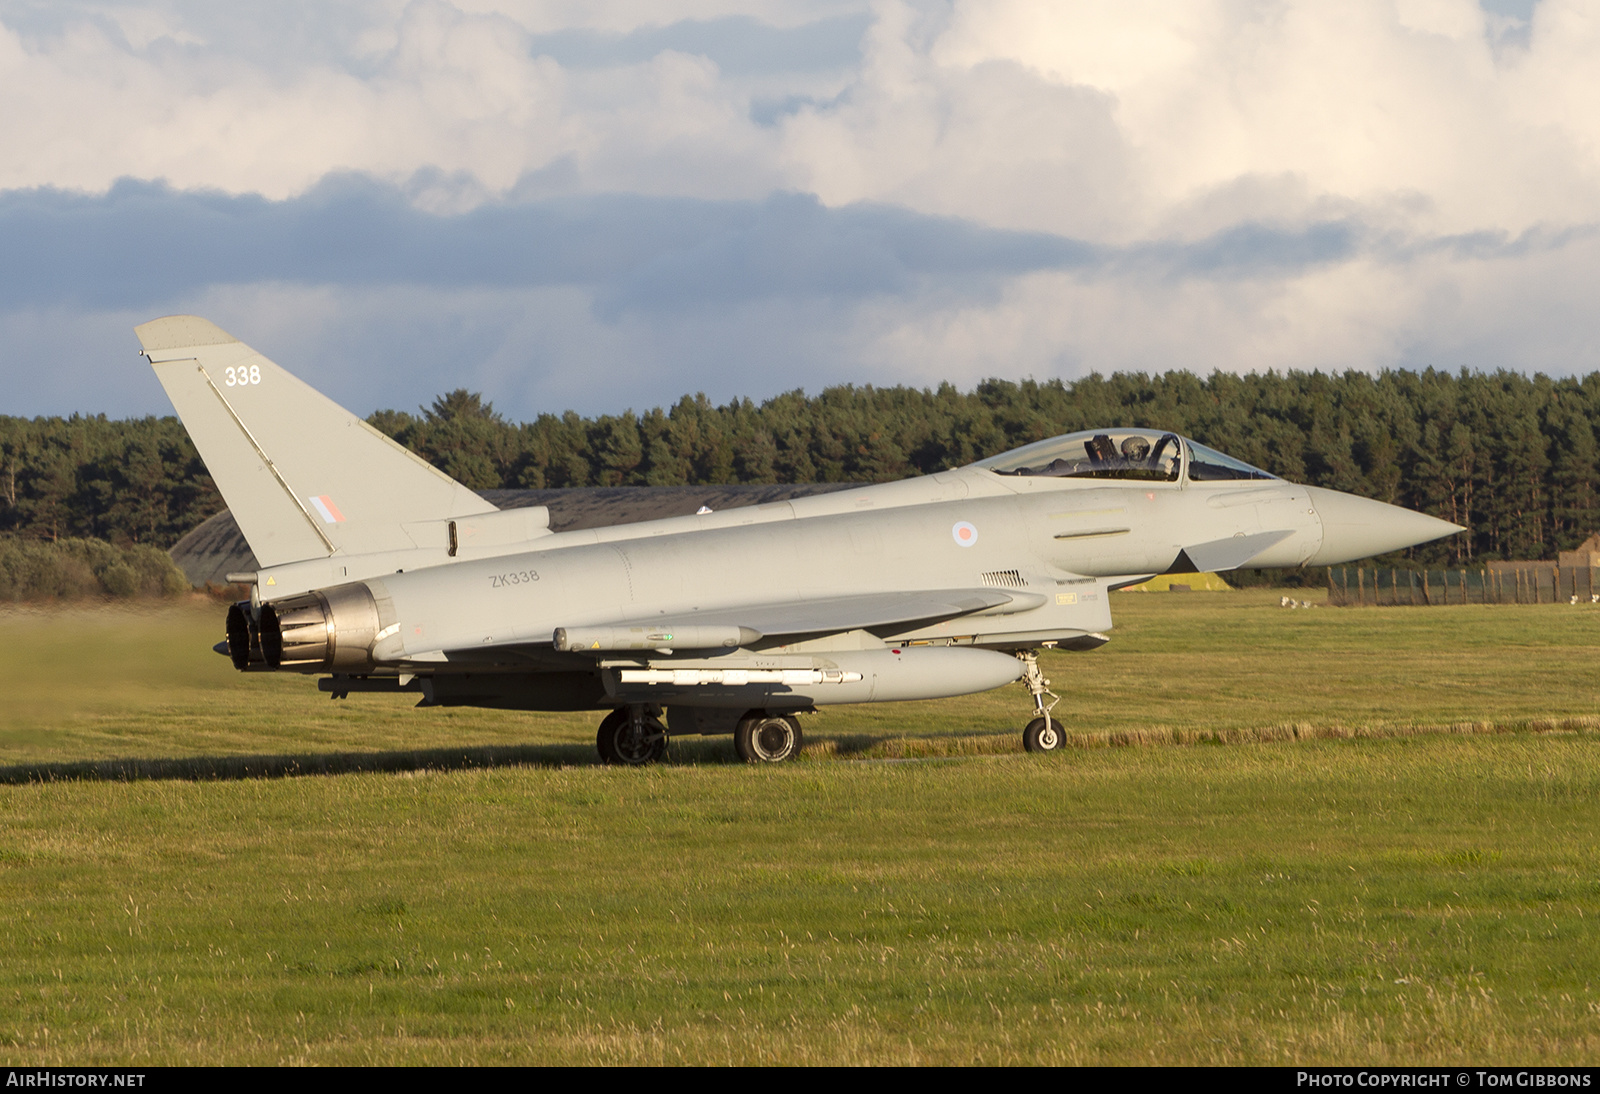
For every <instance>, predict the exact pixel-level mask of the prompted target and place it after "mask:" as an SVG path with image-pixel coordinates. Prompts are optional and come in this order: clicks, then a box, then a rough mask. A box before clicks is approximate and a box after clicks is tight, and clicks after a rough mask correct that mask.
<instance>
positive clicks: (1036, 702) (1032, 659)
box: [1017, 650, 1062, 752]
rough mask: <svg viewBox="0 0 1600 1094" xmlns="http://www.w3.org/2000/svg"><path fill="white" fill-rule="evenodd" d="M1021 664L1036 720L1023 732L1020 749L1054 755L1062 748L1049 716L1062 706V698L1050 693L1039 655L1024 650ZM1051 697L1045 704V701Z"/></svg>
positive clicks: (1056, 724)
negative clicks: (1057, 705) (1060, 703)
mask: <svg viewBox="0 0 1600 1094" xmlns="http://www.w3.org/2000/svg"><path fill="white" fill-rule="evenodd" d="M1017 660H1019V661H1021V662H1022V683H1023V686H1024V687H1026V688H1027V689H1028V694H1029V695H1031V696H1033V709H1034V712H1035V714H1036V715H1037V717H1035V718H1034V719H1033V721H1031V722H1029V723H1028V726H1027V728H1026V729H1024V730H1023V731H1022V747H1023V748H1025V749H1027V750H1028V751H1029V752H1054V751H1055V750H1056V749H1058V748H1060V747H1061V740H1062V738H1061V723H1060V722H1057V721H1056V720H1055V719H1053V718H1051V717H1050V712H1051V711H1052V710H1054V709H1055V707H1056V704H1057V703H1059V702H1061V696H1059V695H1057V694H1056V693H1055V692H1053V691H1051V690H1050V681H1048V680H1046V679H1045V678H1044V673H1043V672H1041V671H1039V651H1038V650H1024V651H1022V652H1021V653H1018V654H1017ZM1046 695H1048V696H1050V702H1049V703H1048V704H1046V703H1045V701H1044V697H1045V696H1046Z"/></svg>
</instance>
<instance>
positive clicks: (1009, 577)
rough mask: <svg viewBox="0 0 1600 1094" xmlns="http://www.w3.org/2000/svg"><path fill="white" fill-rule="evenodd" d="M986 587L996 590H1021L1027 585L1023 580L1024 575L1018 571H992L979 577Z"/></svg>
mask: <svg viewBox="0 0 1600 1094" xmlns="http://www.w3.org/2000/svg"><path fill="white" fill-rule="evenodd" d="M978 577H979V578H981V579H982V580H983V583H984V584H985V585H988V586H991V587H993V588H996V589H1020V588H1022V587H1023V586H1025V585H1027V582H1026V581H1024V580H1022V574H1021V572H1020V571H1017V570H990V571H989V572H988V573H983V574H979V575H978Z"/></svg>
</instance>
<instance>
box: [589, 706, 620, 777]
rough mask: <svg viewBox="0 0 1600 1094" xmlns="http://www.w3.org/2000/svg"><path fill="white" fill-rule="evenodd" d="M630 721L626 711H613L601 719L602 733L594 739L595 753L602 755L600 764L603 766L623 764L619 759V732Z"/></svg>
mask: <svg viewBox="0 0 1600 1094" xmlns="http://www.w3.org/2000/svg"><path fill="white" fill-rule="evenodd" d="M627 720H628V712H627V711H626V710H621V709H618V710H613V711H612V712H611V713H610V714H607V715H606V716H605V717H604V718H602V719H600V732H599V734H598V735H596V737H595V739H594V747H595V751H596V752H598V753H600V762H601V763H603V764H614V763H621V762H622V761H621V760H619V759H618V758H617V747H616V745H617V730H618V729H620V728H621V727H622V724H623V723H624V722H626V721H627Z"/></svg>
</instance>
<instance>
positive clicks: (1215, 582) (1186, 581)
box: [1122, 574, 1230, 593]
mask: <svg viewBox="0 0 1600 1094" xmlns="http://www.w3.org/2000/svg"><path fill="white" fill-rule="evenodd" d="M1174 585H1187V586H1189V588H1190V589H1192V590H1193V591H1194V592H1197V593H1199V592H1207V593H1220V592H1224V591H1226V590H1227V589H1229V588H1230V586H1229V585H1228V583H1227V582H1226V581H1224V580H1222V579H1221V578H1220V577H1218V576H1217V575H1216V574H1162V575H1161V576H1159V577H1152V578H1151V579H1150V580H1149V581H1144V582H1140V583H1139V584H1138V585H1129V586H1128V587H1127V588H1126V589H1123V590H1122V591H1123V592H1125V593H1164V592H1168V591H1170V590H1171V588H1172V586H1174Z"/></svg>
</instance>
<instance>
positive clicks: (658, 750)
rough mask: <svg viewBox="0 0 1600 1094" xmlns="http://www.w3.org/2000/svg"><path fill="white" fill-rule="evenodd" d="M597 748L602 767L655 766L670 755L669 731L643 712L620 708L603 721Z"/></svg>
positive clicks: (597, 738) (596, 742)
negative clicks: (610, 765)
mask: <svg viewBox="0 0 1600 1094" xmlns="http://www.w3.org/2000/svg"><path fill="white" fill-rule="evenodd" d="M594 744H595V749H596V750H597V751H598V752H599V753H600V762H601V763H606V764H622V765H624V766H627V767H639V766H641V765H643V764H653V763H655V762H656V761H657V760H659V759H661V757H662V756H664V755H666V752H667V727H666V726H664V725H662V724H661V723H660V722H658V721H657V720H656V719H655V718H653V717H651V716H650V715H649V714H646V713H645V712H644V711H642V710H640V711H630V710H628V708H626V707H620V708H618V709H617V710H613V711H612V712H611V713H610V714H607V715H606V716H605V718H604V719H602V720H601V722H600V733H599V735H598V736H597V737H596V738H595V742H594Z"/></svg>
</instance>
